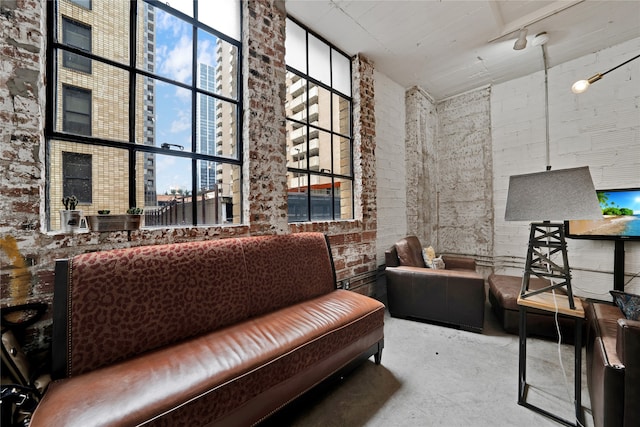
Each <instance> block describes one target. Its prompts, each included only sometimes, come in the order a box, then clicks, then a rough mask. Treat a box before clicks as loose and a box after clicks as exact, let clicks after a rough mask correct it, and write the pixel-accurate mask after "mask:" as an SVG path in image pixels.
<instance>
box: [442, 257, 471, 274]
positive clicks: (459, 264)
mask: <svg viewBox="0 0 640 427" xmlns="http://www.w3.org/2000/svg"><path fill="white" fill-rule="evenodd" d="M442 260H443V261H444V265H445V268H446V269H447V270H473V271H475V270H476V260H475V259H473V258H469V257H463V256H456V255H443V256H442Z"/></svg>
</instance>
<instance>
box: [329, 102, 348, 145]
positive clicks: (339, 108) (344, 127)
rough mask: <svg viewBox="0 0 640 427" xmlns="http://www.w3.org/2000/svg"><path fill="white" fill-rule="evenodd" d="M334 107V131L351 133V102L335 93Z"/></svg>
mask: <svg viewBox="0 0 640 427" xmlns="http://www.w3.org/2000/svg"><path fill="white" fill-rule="evenodd" d="M332 109H333V111H332V116H333V131H334V132H336V133H340V134H342V135H347V136H348V135H351V121H350V119H351V102H349V100H348V99H346V98H343V97H342V96H340V95H337V94H334V95H333V104H332Z"/></svg>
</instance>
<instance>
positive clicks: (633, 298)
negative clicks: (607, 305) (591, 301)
mask: <svg viewBox="0 0 640 427" xmlns="http://www.w3.org/2000/svg"><path fill="white" fill-rule="evenodd" d="M609 293H610V294H611V296H612V297H613V302H615V303H616V305H617V306H618V308H620V310H622V312H623V313H624V317H626V318H627V319H629V320H640V295H634V294H628V293H626V292H621V291H609Z"/></svg>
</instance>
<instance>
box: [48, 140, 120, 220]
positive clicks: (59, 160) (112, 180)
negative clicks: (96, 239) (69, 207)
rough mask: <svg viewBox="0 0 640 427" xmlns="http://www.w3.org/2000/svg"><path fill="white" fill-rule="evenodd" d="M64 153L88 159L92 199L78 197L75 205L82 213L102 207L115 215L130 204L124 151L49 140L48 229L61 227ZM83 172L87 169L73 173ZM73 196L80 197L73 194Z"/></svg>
mask: <svg viewBox="0 0 640 427" xmlns="http://www.w3.org/2000/svg"><path fill="white" fill-rule="evenodd" d="M64 153H73V154H74V155H76V156H82V155H84V156H90V158H91V200H90V202H82V200H81V202H80V204H79V205H78V209H81V210H82V214H83V215H85V216H86V215H95V214H97V213H98V210H101V209H108V210H110V211H111V213H114V214H115V213H125V212H126V211H127V209H128V208H129V207H130V206H129V190H128V189H129V154H128V152H127V150H121V149H117V148H110V147H101V146H97V145H89V144H78V143H73V142H67V141H58V140H52V141H51V144H50V148H49V200H50V201H51V211H50V212H51V217H50V229H52V230H59V229H60V217H59V215H58V210H60V209H64V206H63V205H62V202H61V200H62V198H63V197H64V191H65V190H64V186H65V162H64V161H63V156H64ZM87 158H88V157H85V159H87ZM86 172H87V170H86V169H85V170H84V171H83V172H78V171H76V172H75V175H76V176H81V175H83V174H85V173H86ZM76 197H80V196H79V195H78V194H76ZM83 197H84V196H83Z"/></svg>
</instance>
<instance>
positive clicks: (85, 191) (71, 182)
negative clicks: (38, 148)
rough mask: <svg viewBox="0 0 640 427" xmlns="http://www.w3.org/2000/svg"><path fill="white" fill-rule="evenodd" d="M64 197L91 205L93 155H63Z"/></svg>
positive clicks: (66, 153)
mask: <svg viewBox="0 0 640 427" xmlns="http://www.w3.org/2000/svg"><path fill="white" fill-rule="evenodd" d="M62 176H63V181H62V188H63V191H62V196H63V197H67V196H76V197H77V198H78V202H79V203H82V204H84V203H87V204H91V154H80V153H68V152H63V153H62Z"/></svg>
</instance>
